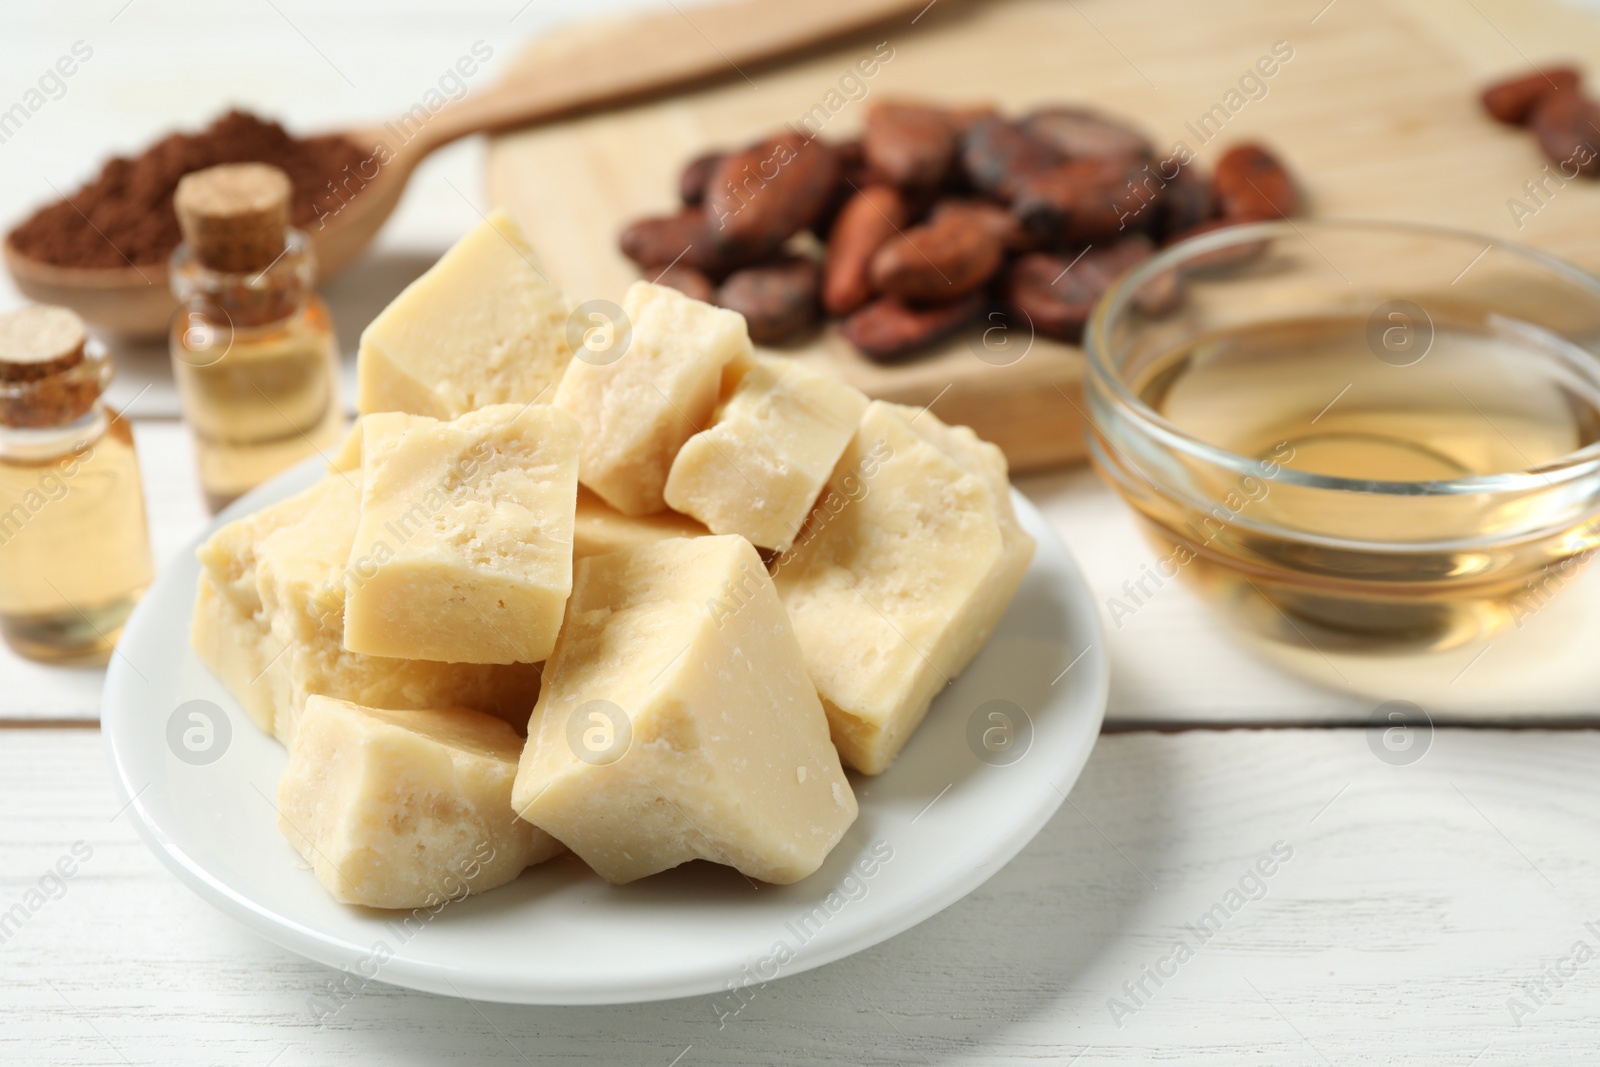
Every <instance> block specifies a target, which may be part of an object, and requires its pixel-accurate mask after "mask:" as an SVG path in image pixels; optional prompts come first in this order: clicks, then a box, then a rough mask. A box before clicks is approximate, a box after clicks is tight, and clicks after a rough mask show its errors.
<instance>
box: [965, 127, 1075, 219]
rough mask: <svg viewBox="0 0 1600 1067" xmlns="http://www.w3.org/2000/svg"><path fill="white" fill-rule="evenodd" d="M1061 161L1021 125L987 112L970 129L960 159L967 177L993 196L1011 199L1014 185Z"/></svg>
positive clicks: (1052, 149) (1058, 156)
mask: <svg viewBox="0 0 1600 1067" xmlns="http://www.w3.org/2000/svg"><path fill="white" fill-rule="evenodd" d="M1061 161H1062V157H1061V154H1060V153H1059V152H1057V151H1056V150H1055V149H1054V148H1051V147H1050V146H1049V145H1047V144H1045V143H1044V142H1043V141H1040V140H1039V139H1038V138H1036V137H1034V136H1033V135H1032V134H1030V133H1028V132H1027V131H1025V130H1023V129H1022V128H1021V127H1020V126H1014V125H1012V124H1011V123H1009V122H1006V121H1005V120H1004V119H1002V118H998V117H996V116H993V115H985V116H982V117H980V118H978V119H977V120H976V121H974V122H973V123H972V125H971V126H970V127H968V128H967V133H966V136H965V137H963V138H962V140H961V162H962V166H963V167H964V168H965V170H966V173H967V178H968V180H970V181H971V182H972V184H973V185H974V186H976V187H977V188H978V189H980V190H982V191H983V192H985V193H988V194H989V195H990V196H995V197H999V198H1001V199H1003V200H1009V199H1010V198H1011V194H1012V191H1013V186H1014V184H1015V183H1016V182H1017V181H1018V180H1019V179H1021V178H1023V177H1024V176H1026V175H1028V174H1032V173H1034V172H1035V171H1041V170H1048V169H1049V168H1051V167H1053V166H1055V165H1056V164H1058V163H1060V162H1061Z"/></svg>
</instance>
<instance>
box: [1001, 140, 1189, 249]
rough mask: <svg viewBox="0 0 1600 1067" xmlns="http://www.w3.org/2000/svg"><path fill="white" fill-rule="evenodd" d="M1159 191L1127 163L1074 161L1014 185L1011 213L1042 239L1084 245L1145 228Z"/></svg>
mask: <svg viewBox="0 0 1600 1067" xmlns="http://www.w3.org/2000/svg"><path fill="white" fill-rule="evenodd" d="M1161 194H1162V189H1161V186H1160V184H1159V183H1158V182H1157V180H1156V179H1155V177H1154V174H1153V173H1149V174H1147V173H1146V170H1145V167H1144V166H1143V165H1142V164H1137V163H1132V162H1130V161H1129V160H1127V159H1078V160H1073V161H1071V162H1068V163H1062V164H1060V165H1059V166H1056V167H1052V168H1050V169H1049V170H1045V171H1037V172H1035V173H1033V174H1029V175H1026V176H1024V177H1023V178H1021V179H1020V180H1018V181H1017V183H1016V185H1015V196H1014V197H1013V199H1012V201H1011V210H1012V211H1014V212H1016V215H1017V217H1018V218H1019V219H1021V220H1022V224H1023V225H1024V226H1026V227H1027V228H1028V230H1029V231H1030V232H1031V233H1033V234H1035V235H1036V236H1038V237H1039V238H1040V239H1042V240H1046V241H1053V242H1057V243H1060V244H1087V243H1090V242H1094V241H1099V240H1103V239H1105V238H1108V237H1112V236H1114V235H1116V234H1118V233H1120V232H1122V231H1124V230H1127V229H1128V228H1129V227H1130V226H1133V225H1150V224H1153V222H1154V221H1155V212H1153V211H1152V212H1150V213H1149V214H1146V213H1145V209H1146V208H1148V207H1150V206H1151V205H1153V204H1156V203H1159V202H1160V199H1161Z"/></svg>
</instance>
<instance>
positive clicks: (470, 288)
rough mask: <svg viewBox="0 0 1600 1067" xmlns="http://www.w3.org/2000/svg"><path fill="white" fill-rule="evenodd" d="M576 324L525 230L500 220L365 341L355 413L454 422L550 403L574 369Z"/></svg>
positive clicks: (474, 236)
mask: <svg viewBox="0 0 1600 1067" xmlns="http://www.w3.org/2000/svg"><path fill="white" fill-rule="evenodd" d="M571 314H572V305H571V303H570V302H569V301H568V300H567V298H566V296H565V295H564V294H563V293H562V292H561V291H560V290H559V289H557V288H556V287H555V286H554V285H552V284H550V280H549V279H548V278H546V277H545V275H544V272H543V271H541V270H540V269H539V266H538V260H537V259H536V257H535V256H534V252H533V248H532V247H531V246H530V245H529V244H528V241H527V238H526V237H524V236H523V233H522V230H521V228H520V227H518V226H517V224H516V222H515V221H513V220H512V218H511V216H510V215H507V214H506V213H505V212H504V211H495V212H494V213H492V214H491V215H490V216H489V217H488V218H487V219H485V220H484V221H483V222H482V223H480V224H479V225H478V226H476V227H475V228H474V229H473V230H472V231H471V232H470V233H468V234H467V235H466V236H465V237H463V238H461V240H459V241H457V242H456V243H455V245H454V246H453V247H451V249H450V251H448V252H446V253H445V254H444V255H443V256H441V257H440V258H439V262H437V263H435V264H434V265H433V266H432V267H429V268H428V271H427V273H426V274H424V275H422V277H420V278H418V279H417V280H416V281H414V282H412V283H411V284H410V285H408V286H406V288H405V291H404V292H402V293H401V294H400V295H399V296H397V297H395V298H394V300H393V301H391V302H390V304H389V306H388V307H386V308H384V309H383V311H382V312H380V313H379V314H378V317H377V318H375V319H373V320H372V322H371V324H370V325H368V326H367V328H366V329H365V330H363V331H362V333H361V348H360V352H359V354H358V357H357V360H356V372H357V373H356V379H357V386H358V389H357V394H356V406H357V408H359V409H360V410H361V411H362V412H363V413H365V412H375V411H409V412H411V413H413V414H416V415H431V416H433V417H434V418H438V419H451V418H455V417H456V416H458V415H464V414H466V413H467V412H469V411H472V410H474V409H476V408H481V407H486V406H488V405H490V404H531V403H532V402H533V401H535V400H537V399H539V398H540V397H544V399H545V401H546V402H548V400H549V397H548V395H547V392H546V391H547V390H549V389H551V388H552V387H553V386H554V385H555V383H556V382H557V381H558V380H559V379H560V377H561V375H562V373H563V372H564V371H565V370H566V366H567V364H568V363H569V362H571V360H572V348H571V345H570V344H569V342H568V340H567V323H568V319H569V317H570V316H571Z"/></svg>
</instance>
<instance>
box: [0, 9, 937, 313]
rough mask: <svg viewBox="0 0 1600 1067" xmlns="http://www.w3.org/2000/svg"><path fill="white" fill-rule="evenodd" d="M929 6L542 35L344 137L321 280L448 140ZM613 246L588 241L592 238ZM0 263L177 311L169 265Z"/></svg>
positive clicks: (80, 303)
mask: <svg viewBox="0 0 1600 1067" xmlns="http://www.w3.org/2000/svg"><path fill="white" fill-rule="evenodd" d="M928 6H930V5H929V4H928V0H805V2H804V3H794V2H793V0H729V2H724V3H719V4H713V5H707V6H692V7H689V8H688V9H687V10H683V9H679V8H677V7H676V6H674V8H673V9H672V10H668V11H662V12H650V13H647V14H639V15H633V16H625V17H622V18H616V19H608V20H604V21H598V22H590V23H585V24H582V25H580V26H577V27H573V28H570V29H567V30H564V31H560V32H558V33H556V34H554V35H551V36H549V37H546V38H544V39H542V40H540V41H538V42H536V43H535V44H534V45H533V46H532V48H531V49H530V52H529V55H528V56H527V58H526V59H525V60H524V61H522V62H521V63H520V64H519V69H521V70H530V69H531V70H534V71H537V74H536V75H529V74H524V75H522V76H518V77H509V78H505V79H502V80H501V81H499V82H498V83H496V84H494V85H492V86H490V87H489V88H488V89H486V90H484V91H483V92H481V93H477V94H474V95H471V96H468V97H465V98H464V99H462V100H461V101H460V102H458V103H455V104H450V105H447V106H445V107H443V108H441V109H440V110H438V111H436V112H434V113H432V114H427V113H426V109H425V108H423V107H421V106H418V107H415V108H413V109H412V111H411V112H410V113H409V114H407V115H404V116H401V117H400V118H399V119H397V120H395V121H393V122H389V123H386V124H384V125H382V126H378V127H373V128H362V129H355V130H350V131H347V132H345V133H344V135H345V136H346V137H348V138H349V139H350V140H351V141H353V142H354V143H356V144H357V145H359V146H360V147H361V148H362V150H363V151H367V150H369V149H370V150H371V154H370V155H369V156H368V162H365V163H363V164H362V166H361V167H360V168H357V169H359V171H360V173H358V174H352V175H351V176H350V177H349V178H347V179H346V181H345V182H344V183H343V184H344V187H345V188H346V189H347V190H348V192H349V194H350V198H349V199H348V200H347V201H345V202H344V203H343V204H342V206H341V207H340V208H339V209H338V210H336V211H334V212H331V213H329V214H327V215H325V216H323V217H321V218H320V219H319V220H318V221H317V222H315V223H312V224H310V225H309V226H308V227H307V232H308V233H309V234H310V236H311V239H312V242H313V244H314V245H315V246H316V250H317V262H318V280H319V281H323V280H326V279H328V278H330V277H332V276H333V275H334V274H335V273H337V272H338V271H339V270H340V269H341V268H343V267H344V266H346V265H347V264H349V263H350V262H351V261H352V260H354V259H355V258H356V257H357V256H359V255H360V254H361V252H362V250H363V249H365V248H366V246H367V244H368V243H369V242H370V241H371V240H372V238H373V237H374V236H375V235H376V234H377V232H378V228H379V227H380V226H382V225H383V223H384V220H385V219H387V218H388V217H389V214H390V212H392V211H393V210H394V207H395V204H397V203H398V202H399V200H400V194H401V193H402V192H403V191H404V190H405V186H406V182H407V181H408V180H409V179H410V177H411V172H412V171H413V170H415V169H416V166H417V164H418V163H420V162H422V160H423V159H424V158H426V157H427V155H428V154H429V153H430V152H432V151H433V150H434V149H436V148H440V147H442V146H443V145H446V144H449V143H450V142H451V141H454V140H456V139H458V138H460V137H465V136H467V135H468V134H473V133H482V132H485V131H493V130H502V129H509V128H513V127H517V126H526V125H530V124H534V123H540V122H548V121H551V120H553V119H559V118H565V117H568V116H571V115H574V114H578V113H580V112H585V111H591V110H595V109H598V108H602V107H607V106H612V105H616V104H620V103H624V102H631V101H634V100H639V99H643V98H645V97H647V96H650V95H654V94H658V93H661V92H662V91H664V90H668V89H678V88H682V87H684V86H686V85H694V84H697V83H708V82H712V81H720V80H725V79H726V78H730V77H734V78H737V77H742V76H743V75H744V73H745V69H746V68H753V67H754V66H755V65H756V64H759V63H762V62H765V61H770V60H773V59H778V58H781V57H783V56H786V55H791V54H793V53H795V52H799V51H802V50H804V49H806V48H810V47H812V46H814V45H818V44H821V43H824V42H826V41H829V40H832V39H834V38H837V37H842V36H846V35H849V34H851V33H854V32H857V31H859V30H863V29H866V28H867V27H869V26H873V25H877V24H880V23H884V22H887V21H888V20H890V19H893V18H895V17H896V16H902V15H907V14H917V13H919V12H920V11H922V10H923V9H925V8H926V7H928ZM905 28H909V23H908V24H907V26H906V27H905ZM611 239H612V235H611V234H596V235H595V240H597V241H609V240H611ZM4 257H5V263H6V267H7V269H8V270H10V272H11V277H12V279H13V280H14V281H15V282H16V285H17V288H18V289H20V290H21V291H22V292H23V294H24V295H26V296H27V297H28V298H29V299H31V300H35V301H38V302H39V303H44V304H59V305H61V306H63V307H69V308H71V309H73V310H74V311H76V312H77V313H78V314H79V315H80V316H82V317H83V319H84V320H85V321H86V322H88V323H89V324H91V325H93V326H95V327H97V328H98V329H100V330H103V331H106V332H108V333H113V334H119V335H123V336H127V337H159V336H162V335H164V334H165V333H166V331H167V325H168V323H169V321H170V320H171V318H172V313H173V311H174V310H175V309H176V308H177V301H176V300H175V299H174V297H173V296H172V294H171V292H170V291H169V289H168V288H167V276H166V265H165V264H147V265H142V266H138V267H133V266H129V267H118V268H82V267H58V266H55V265H53V264H50V263H43V262H40V261H39V260H36V259H31V258H29V257H27V256H25V255H23V254H22V253H20V252H18V251H17V250H16V249H15V248H13V247H12V245H11V242H10V240H9V239H7V240H6V242H5V246H4Z"/></svg>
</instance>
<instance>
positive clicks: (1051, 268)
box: [1004, 237, 1151, 341]
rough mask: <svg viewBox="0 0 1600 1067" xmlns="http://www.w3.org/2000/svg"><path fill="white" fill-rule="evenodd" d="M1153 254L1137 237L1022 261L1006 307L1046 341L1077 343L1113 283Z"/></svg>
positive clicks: (1010, 281) (1011, 274)
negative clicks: (1078, 252) (1078, 253)
mask: <svg viewBox="0 0 1600 1067" xmlns="http://www.w3.org/2000/svg"><path fill="white" fill-rule="evenodd" d="M1150 255H1151V246H1150V242H1149V241H1148V240H1147V239H1145V238H1143V237H1135V238H1131V239H1129V240H1126V241H1122V242H1119V243H1117V244H1115V245H1112V246H1110V247H1108V248H1097V249H1090V250H1089V251H1087V252H1085V253H1083V254H1082V255H1081V256H1077V257H1066V256H1056V255H1050V254H1047V253H1043V252H1035V253H1032V254H1030V255H1026V256H1023V257H1021V258H1020V259H1018V260H1017V261H1016V262H1015V263H1013V264H1012V265H1011V267H1010V269H1009V270H1008V271H1007V272H1006V279H1005V288H1004V291H1005V302H1006V306H1007V307H1008V308H1010V309H1011V311H1012V312H1013V313H1014V314H1017V315H1019V316H1021V317H1022V318H1023V319H1024V320H1025V322H1027V323H1031V324H1032V327H1033V329H1034V330H1036V331H1037V332H1039V333H1041V334H1043V335H1044V336H1046V337H1053V338H1055V339H1056V340H1058V341H1077V340H1078V339H1079V338H1080V337H1082V335H1083V327H1084V324H1085V323H1087V322H1088V321H1089V315H1090V313H1091V312H1092V311H1094V306H1095V303H1096V302H1097V301H1099V299H1100V297H1101V296H1103V295H1104V294H1105V291H1106V290H1107V289H1109V288H1111V283H1112V282H1114V281H1116V280H1117V278H1118V277H1119V276H1121V275H1122V274H1123V273H1124V272H1125V271H1128V270H1130V269H1132V268H1133V267H1135V266H1137V265H1138V264H1139V263H1142V262H1144V261H1145V260H1146V259H1149V258H1150Z"/></svg>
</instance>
